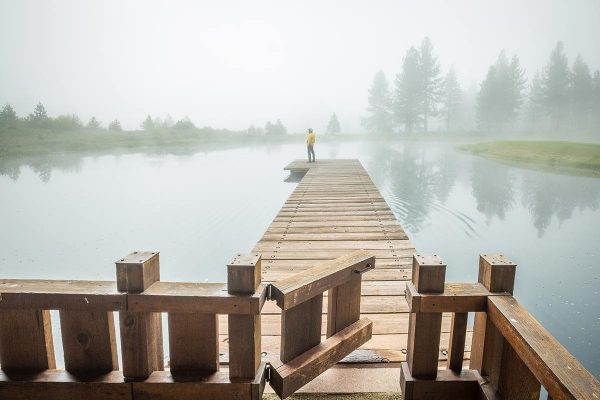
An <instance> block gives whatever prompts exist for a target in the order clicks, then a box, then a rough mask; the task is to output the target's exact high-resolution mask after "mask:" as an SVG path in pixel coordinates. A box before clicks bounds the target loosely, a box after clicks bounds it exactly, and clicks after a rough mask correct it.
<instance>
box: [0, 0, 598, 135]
mask: <svg viewBox="0 0 600 400" xmlns="http://www.w3.org/2000/svg"><path fill="white" fill-rule="evenodd" d="M424 36H429V37H430V38H431V40H432V41H433V44H434V46H435V50H436V52H437V54H438V55H439V58H440V61H441V63H442V66H443V68H444V70H446V69H447V68H448V67H449V66H450V65H451V64H454V65H455V68H456V69H457V72H458V74H459V77H460V80H461V82H462V83H463V85H464V86H468V85H469V84H471V83H472V82H475V81H476V82H479V81H480V80H481V79H482V77H484V75H485V73H486V71H487V68H488V67H489V65H490V63H492V62H493V61H494V60H495V59H496V57H497V55H498V52H499V51H500V50H501V49H506V51H507V52H508V53H509V54H512V53H516V54H518V55H519V57H520V58H521V62H522V65H523V66H524V67H525V69H526V70H527V72H528V75H530V74H532V73H533V72H534V71H535V70H536V69H538V68H540V67H542V66H543V64H545V62H546V60H547V58H548V55H549V53H550V51H551V50H552V48H553V47H554V45H555V44H556V42H557V41H558V40H563V41H564V43H565V47H566V51H567V54H568V56H569V59H570V62H572V61H573V59H574V57H575V56H576V55H577V53H581V54H582V55H583V57H584V59H585V60H586V61H587V62H588V64H589V65H590V67H591V68H592V69H594V70H595V69H598V68H600V39H599V38H600V0H572V1H567V0H564V1H556V0H552V1H551V0H545V1H544V0H535V1H533V0H532V1H523V0H521V1H518V0H509V1H506V0H504V1H482V0H479V1H475V0H473V1H456V0H453V1H442V0H439V1H419V2H417V1H397V0H396V1H362V2H359V1H343V2H342V1H336V2H334V1H306V0H305V1H294V2H292V1H281V0H279V1H162V2H157V1H127V2H125V1H95V2H92V1H81V0H80V1H41V0H40V1H23V0H19V1H17V0H0V104H3V103H6V102H10V103H11V104H13V106H14V107H15V109H16V110H17V113H19V114H20V115H25V114H28V113H29V112H30V111H31V110H32V109H33V107H34V105H35V104H36V103H37V102H38V101H42V103H44V105H45V106H46V108H47V110H48V112H49V113H50V114H51V115H58V114H61V113H72V112H74V113H77V114H79V115H80V117H81V118H82V119H83V120H84V121H87V120H88V119H89V117H91V116H92V115H95V116H96V117H97V118H99V119H100V120H101V121H103V122H104V123H107V122H109V121H110V120H112V119H114V118H118V119H120V120H121V122H122V123H123V126H124V127H125V128H127V129H132V128H135V127H137V126H139V123H140V122H141V120H143V118H144V117H145V116H146V115H147V114H152V115H153V116H154V115H159V116H160V117H163V116H164V115H165V114H167V113H170V114H171V115H172V116H173V118H174V119H179V118H181V117H183V116H185V115H188V116H189V117H190V118H191V119H192V120H193V121H194V122H195V123H196V124H197V125H199V126H204V125H211V126H213V127H222V128H230V129H245V128H247V127H248V126H249V125H250V124H257V125H264V123H265V122H266V121H267V120H275V119H276V118H281V119H282V121H283V122H284V124H286V125H287V126H288V129H289V130H291V131H301V130H304V129H305V128H307V127H309V126H310V127H313V128H315V129H317V130H322V129H324V127H325V125H326V123H327V120H328V118H329V115H330V114H331V113H332V112H334V111H335V112H337V113H338V116H339V117H340V122H341V124H342V130H344V131H360V130H361V128H360V118H361V117H362V116H364V110H365V108H366V94H367V93H366V92H367V89H368V87H369V85H370V83H371V80H372V78H373V75H374V74H375V72H377V70H379V69H383V70H384V71H385V72H386V74H387V76H388V79H390V80H392V78H393V77H394V76H395V74H396V73H397V72H398V71H399V70H400V66H401V62H402V57H403V55H404V53H405V52H406V50H407V49H408V48H409V47H410V46H411V45H415V46H417V45H418V44H419V43H420V41H421V39H422V38H423V37H424Z"/></svg>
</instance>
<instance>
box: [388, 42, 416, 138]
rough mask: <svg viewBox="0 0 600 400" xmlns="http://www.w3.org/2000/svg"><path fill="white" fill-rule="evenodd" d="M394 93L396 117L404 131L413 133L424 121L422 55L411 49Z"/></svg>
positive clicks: (403, 63) (403, 64)
mask: <svg viewBox="0 0 600 400" xmlns="http://www.w3.org/2000/svg"><path fill="white" fill-rule="evenodd" d="M395 83H396V88H395V93H394V103H393V106H394V117H395V119H396V121H397V122H398V123H399V124H400V125H401V126H403V127H404V131H405V132H408V133H412V132H413V130H414V129H416V128H418V127H419V126H420V124H421V122H422V120H423V118H422V113H423V90H422V87H423V85H422V78H421V65H420V55H419V52H418V51H417V49H415V48H414V47H411V48H410V49H408V51H407V52H406V56H405V57H404V60H403V62H402V72H401V73H399V74H398V75H397V76H396V82H395Z"/></svg>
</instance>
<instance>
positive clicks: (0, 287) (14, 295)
mask: <svg viewBox="0 0 600 400" xmlns="http://www.w3.org/2000/svg"><path fill="white" fill-rule="evenodd" d="M0 298H2V301H0V309H36V310H72V311H74V310H81V311H92V310H106V311H120V310H125V307H126V304H127V302H126V299H125V294H123V293H119V292H118V291H117V285H116V283H115V282H109V281H66V280H41V279H3V280H1V281H0Z"/></svg>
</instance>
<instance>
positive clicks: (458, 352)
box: [448, 313, 469, 372]
mask: <svg viewBox="0 0 600 400" xmlns="http://www.w3.org/2000/svg"><path fill="white" fill-rule="evenodd" d="M468 316H469V314H468V313H453V314H452V325H451V328H450V344H449V345H448V369H451V370H452V371H454V372H460V371H461V370H462V365H463V359H464V354H465V337H466V336H467V318H468Z"/></svg>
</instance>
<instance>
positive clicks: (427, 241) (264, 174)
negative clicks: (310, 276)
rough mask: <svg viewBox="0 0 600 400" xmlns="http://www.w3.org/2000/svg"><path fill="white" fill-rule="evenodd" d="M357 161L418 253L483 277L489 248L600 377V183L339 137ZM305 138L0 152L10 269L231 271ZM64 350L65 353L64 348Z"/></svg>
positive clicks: (0, 255)
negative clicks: (128, 264) (202, 147)
mask: <svg viewBox="0 0 600 400" xmlns="http://www.w3.org/2000/svg"><path fill="white" fill-rule="evenodd" d="M316 151H317V162H318V159H319V157H320V158H359V159H360V160H361V161H362V163H363V165H364V166H365V168H366V169H367V171H368V172H369V173H370V174H371V177H372V178H373V181H374V182H375V184H376V185H377V186H378V188H379V189H380V190H381V192H382V194H383V195H384V197H385V198H386V200H387V201H388V202H389V204H390V205H391V207H392V209H393V211H394V213H395V214H396V216H397V218H398V219H399V220H400V222H401V223H402V225H403V227H404V228H405V230H406V231H407V233H408V234H409V236H410V238H411V239H412V241H413V243H414V244H415V246H416V248H417V250H418V251H419V252H423V253H436V254H439V255H441V256H442V258H443V259H444V260H445V261H446V263H447V264H448V269H447V280H448V281H463V282H470V281H476V280H477V268H478V267H477V266H478V254H479V253H485V252H501V253H503V254H506V255H508V256H509V257H510V258H511V259H512V260H514V261H515V262H516V263H517V264H518V267H517V279H516V288H515V296H516V297H517V298H518V299H519V301H520V302H522V303H523V304H524V305H525V306H526V307H527V308H528V310H529V311H530V312H531V313H532V314H533V315H534V316H535V317H536V318H537V319H539V320H540V322H541V323H542V324H543V325H544V326H545V327H546V328H547V329H548V330H549V331H550V332H551V333H552V334H553V335H555V336H556V337H557V338H558V340H559V341H560V342H561V343H562V344H563V345H565V346H566V347H567V349H568V350H569V351H571V352H572V353H573V354H574V355H575V356H576V357H577V358H578V359H579V360H580V361H581V362H582V363H583V364H584V365H585V366H586V367H587V368H588V369H590V370H591V371H592V373H593V374H594V375H595V376H596V377H600V339H599V338H600V295H599V293H600V288H599V286H600V265H599V264H600V209H599V206H600V179H597V178H583V177H570V176H563V175H556V174H551V173H544V172H537V171H530V170H526V169H520V168H516V167H511V166H506V165H503V164H500V163H497V162H495V161H489V160H485V159H482V158H478V157H474V156H470V155H467V154H464V153H461V152H460V151H457V150H455V149H454V147H453V146H452V145H448V144H444V143H436V142H410V143H392V144H389V143H387V144H377V143H360V142H350V143H340V144H335V145H334V144H320V145H318V146H317V147H316ZM303 157H305V149H304V147H303V146H302V145H260V146H254V147H244V148H234V149H228V150H214V151H208V152H200V153H195V154H183V155H164V154H162V155H161V154H131V155H116V156H76V155H63V156H56V157H51V158H40V159H37V160H33V161H28V162H19V161H16V160H2V159H0V221H1V224H2V225H1V226H2V229H0V277H1V278H45V279H102V280H113V279H114V277H115V267H114V261H115V260H116V259H118V258H120V257H122V256H123V255H125V254H127V253H129V252H130V251H133V250H139V249H142V250H158V251H160V252H161V275H162V279H163V280H173V281H205V280H207V281H224V280H225V275H226V274H225V264H226V263H227V261H228V260H229V259H230V258H231V257H232V255H234V254H235V253H238V252H246V251H249V250H250V249H251V248H252V247H253V245H254V244H255V243H256V242H257V241H258V240H259V238H260V236H261V235H262V233H263V231H264V230H265V229H266V228H267V226H268V225H269V223H270V222H271V220H272V218H273V217H274V216H275V214H276V213H277V211H278V210H279V208H280V207H281V205H282V203H283V202H284V201H285V199H286V198H287V196H288V195H289V194H290V193H291V191H292V190H293V188H294V184H293V183H285V182H283V180H284V178H285V177H286V173H285V172H284V171H283V170H282V168H283V166H285V165H286V164H287V163H288V162H290V161H291V160H293V159H295V158H303ZM57 353H59V351H58V349H57Z"/></svg>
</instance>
